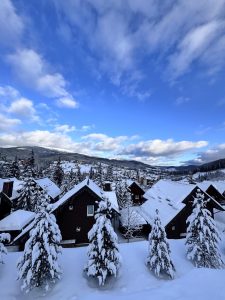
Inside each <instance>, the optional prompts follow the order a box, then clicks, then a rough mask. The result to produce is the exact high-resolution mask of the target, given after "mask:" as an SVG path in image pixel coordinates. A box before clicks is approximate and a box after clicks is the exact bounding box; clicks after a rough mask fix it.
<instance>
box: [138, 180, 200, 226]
mask: <svg viewBox="0 0 225 300" xmlns="http://www.w3.org/2000/svg"><path fill="white" fill-rule="evenodd" d="M195 187H196V186H195V185H192V184H183V183H178V182H174V181H169V180H159V181H158V182H157V183H155V184H154V185H153V186H152V187H151V188H150V189H148V190H147V191H146V193H145V194H144V198H145V199H147V201H146V202H145V203H144V204H142V205H141V212H142V215H143V217H144V218H146V220H147V221H148V222H149V223H150V224H151V223H152V221H153V218H154V216H155V211H156V209H158V210H159V212H160V218H161V221H162V224H163V226H166V225H167V224H168V223H169V222H170V221H171V220H172V219H173V218H174V217H175V216H176V215H177V214H178V213H179V212H180V211H181V210H182V209H183V208H184V207H185V204H184V203H182V201H183V200H184V199H185V198H186V197H187V196H188V195H189V194H190V193H191V192H192V191H193V190H194V189H195Z"/></svg>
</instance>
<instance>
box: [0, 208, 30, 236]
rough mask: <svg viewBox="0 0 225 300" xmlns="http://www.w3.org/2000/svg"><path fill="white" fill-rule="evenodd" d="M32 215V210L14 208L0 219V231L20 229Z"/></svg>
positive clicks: (27, 222)
mask: <svg viewBox="0 0 225 300" xmlns="http://www.w3.org/2000/svg"><path fill="white" fill-rule="evenodd" d="M34 217H35V213H34V212H31V211H26V210H22V209H19V210H16V211H14V212H12V213H11V214H10V215H8V216H7V217H5V218H4V219H2V220H1V221H0V231H12V230H22V229H23V228H24V227H25V226H26V225H27V224H29V223H30V222H31V221H32V220H33V219H34Z"/></svg>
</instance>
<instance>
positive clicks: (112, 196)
mask: <svg viewBox="0 0 225 300" xmlns="http://www.w3.org/2000/svg"><path fill="white" fill-rule="evenodd" d="M104 196H105V197H106V198H107V199H108V200H109V202H110V203H111V205H112V208H113V209H114V210H115V211H116V212H119V205H118V201H117V196H116V193H115V192H114V191H111V192H104Z"/></svg>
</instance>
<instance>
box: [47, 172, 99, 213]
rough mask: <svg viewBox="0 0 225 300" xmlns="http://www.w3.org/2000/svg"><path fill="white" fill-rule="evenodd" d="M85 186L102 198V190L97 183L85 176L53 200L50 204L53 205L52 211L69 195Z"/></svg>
mask: <svg viewBox="0 0 225 300" xmlns="http://www.w3.org/2000/svg"><path fill="white" fill-rule="evenodd" d="M85 186H87V187H88V188H89V189H90V190H92V191H93V192H94V193H95V194H96V195H97V196H99V197H100V198H102V196H103V191H102V190H101V189H100V187H98V186H97V184H95V183H94V181H92V180H91V179H89V178H86V179H84V180H83V181H82V182H80V183H78V184H77V185H75V187H74V188H73V189H71V190H70V191H68V192H67V193H66V194H65V195H64V196H63V197H62V198H61V199H59V200H58V201H57V202H55V203H54V204H53V206H52V207H53V209H52V211H55V210H56V209H57V208H58V207H59V206H61V205H63V204H64V203H65V202H66V201H67V200H68V199H69V198H70V197H72V196H73V195H75V194H76V193H77V192H79V191H80V190H81V189H82V188H83V187H85Z"/></svg>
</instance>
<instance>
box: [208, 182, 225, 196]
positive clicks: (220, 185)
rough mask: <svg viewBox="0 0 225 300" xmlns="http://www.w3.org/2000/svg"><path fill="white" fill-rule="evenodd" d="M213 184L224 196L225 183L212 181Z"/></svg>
mask: <svg viewBox="0 0 225 300" xmlns="http://www.w3.org/2000/svg"><path fill="white" fill-rule="evenodd" d="M211 184H212V185H213V186H214V187H215V188H216V189H217V190H218V191H219V192H220V194H223V193H224V192H225V181H211Z"/></svg>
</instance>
